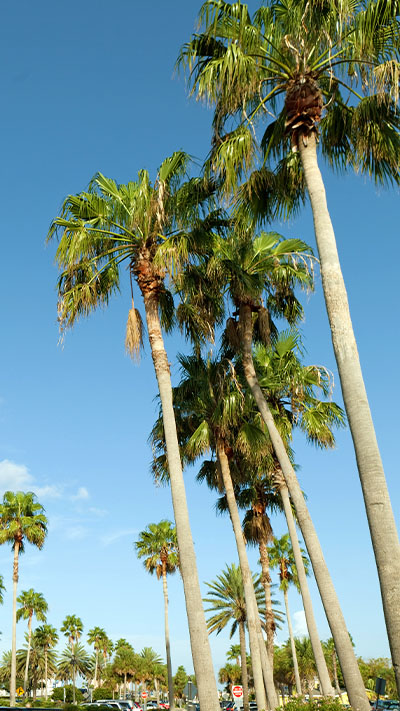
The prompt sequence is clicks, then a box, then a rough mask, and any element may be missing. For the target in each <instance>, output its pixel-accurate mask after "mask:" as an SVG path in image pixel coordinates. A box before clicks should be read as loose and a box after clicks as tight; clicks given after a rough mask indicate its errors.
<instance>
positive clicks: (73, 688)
mask: <svg viewBox="0 0 400 711" xmlns="http://www.w3.org/2000/svg"><path fill="white" fill-rule="evenodd" d="M72 703H73V704H75V703H76V693H75V667H74V666H73V667H72Z"/></svg>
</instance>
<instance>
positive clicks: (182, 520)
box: [142, 289, 220, 711]
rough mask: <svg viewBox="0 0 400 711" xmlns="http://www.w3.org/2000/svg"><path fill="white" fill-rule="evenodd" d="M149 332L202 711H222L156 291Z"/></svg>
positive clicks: (151, 294) (148, 298) (149, 305)
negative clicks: (201, 588) (202, 595)
mask: <svg viewBox="0 0 400 711" xmlns="http://www.w3.org/2000/svg"><path fill="white" fill-rule="evenodd" d="M142 293H143V300H144V306H145V311H146V321H147V330H148V336H149V341H150V347H151V354H152V358H153V363H154V370H155V373H156V376H157V382H158V388H159V392H160V399H161V405H162V413H163V423H164V434H165V443H166V449H167V457H168V469H169V474H170V482H171V495H172V505H173V509H174V516H175V523H176V532H177V538H178V546H179V559H180V570H181V574H182V581H183V588H184V594H185V602H186V611H187V618H188V626H189V635H190V645H191V650H192V657H193V665H194V671H195V675H196V681H197V688H198V693H199V700H200V705H201V708H202V711H220V706H219V700H218V691H217V684H216V681H215V674H214V668H213V663H212V657H211V649H210V642H209V638H208V632H207V626H206V620H205V615H204V609H203V601H202V597H201V592H200V585H199V578H198V573H197V564H196V555H195V551H194V546H193V539H192V533H191V529H190V522H189V513H188V507H187V500H186V492H185V484H184V480H183V475H182V465H181V459H180V452H179V444H178V437H177V433H176V424H175V417H174V408H173V404H172V386H171V374H170V369H169V363H168V358H167V354H166V352H165V347H164V341H163V337H162V331H161V325H160V317H159V312H158V297H157V292H156V290H150V289H149V290H148V291H143V292H142Z"/></svg>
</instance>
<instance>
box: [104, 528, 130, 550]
mask: <svg viewBox="0 0 400 711" xmlns="http://www.w3.org/2000/svg"><path fill="white" fill-rule="evenodd" d="M137 533H138V531H137V529H135V528H129V529H125V530H123V531H114V532H113V533H106V534H105V535H104V536H102V537H101V539H100V540H101V542H102V544H103V545H104V546H109V545H111V543H115V541H118V539H119V538H124V537H125V536H136V535H137Z"/></svg>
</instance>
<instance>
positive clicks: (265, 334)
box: [258, 306, 271, 346]
mask: <svg viewBox="0 0 400 711" xmlns="http://www.w3.org/2000/svg"><path fill="white" fill-rule="evenodd" d="M258 332H259V335H260V339H261V341H262V343H265V345H267V346H270V345H271V326H270V322H269V314H268V309H266V308H265V307H264V306H261V308H260V309H259V311H258Z"/></svg>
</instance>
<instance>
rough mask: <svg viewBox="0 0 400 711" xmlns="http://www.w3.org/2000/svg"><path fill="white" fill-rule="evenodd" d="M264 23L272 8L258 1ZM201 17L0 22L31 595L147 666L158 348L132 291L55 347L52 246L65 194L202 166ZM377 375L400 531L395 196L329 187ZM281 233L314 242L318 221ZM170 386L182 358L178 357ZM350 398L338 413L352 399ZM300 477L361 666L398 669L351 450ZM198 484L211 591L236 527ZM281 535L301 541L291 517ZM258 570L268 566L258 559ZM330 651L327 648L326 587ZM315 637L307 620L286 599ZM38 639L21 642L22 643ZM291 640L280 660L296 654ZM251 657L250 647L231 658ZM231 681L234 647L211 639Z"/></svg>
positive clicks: (301, 449) (362, 184) (5, 187)
mask: <svg viewBox="0 0 400 711" xmlns="http://www.w3.org/2000/svg"><path fill="white" fill-rule="evenodd" d="M251 7H253V8H255V7H256V4H255V3H254V4H253V3H252V4H251ZM198 9H199V3H198V2H197V0H196V1H194V0H173V1H172V2H169V3H166V2H161V1H160V0H155V1H154V2H152V3H139V2H137V1H135V0H115V2H114V3H113V4H112V5H110V3H108V2H105V0H85V2H82V1H81V0H79V1H78V0H70V1H69V2H68V3H61V2H50V0H40V1H39V2H37V3H31V2H30V1H29V0H16V1H15V2H13V3H6V4H5V5H4V6H3V8H2V27H1V30H0V31H1V38H0V55H1V57H0V67H1V92H2V112H1V119H0V121H1V132H0V136H1V166H2V167H1V172H0V181H1V196H2V205H3V208H2V209H3V211H2V224H1V231H2V252H1V259H2V278H1V282H0V288H1V300H0V303H1V334H2V348H1V355H0V357H1V370H0V372H1V385H0V398H1V399H0V422H1V430H0V488H1V492H0V493H3V491H5V490H7V489H13V490H16V489H22V490H34V491H36V492H37V494H38V497H39V500H40V502H41V503H43V505H44V506H45V508H46V512H47V515H48V517H49V535H48V540H47V542H46V545H45V547H44V549H43V551H41V552H38V551H36V550H33V549H31V548H29V547H27V551H26V553H25V554H24V555H23V556H22V557H21V566H20V583H19V590H26V589H28V588H29V587H33V588H34V589H35V590H37V591H39V592H42V593H43V594H44V596H45V597H46V599H47V601H48V603H49V607H50V612H49V617H48V621H49V622H50V623H51V624H53V625H55V626H56V627H59V626H60V625H61V622H62V620H63V618H64V617H65V616H66V615H67V614H76V615H79V616H80V617H81V618H82V620H83V623H84V627H85V631H86V632H87V631H88V630H89V629H90V628H91V627H93V626H94V625H99V626H102V627H104V628H105V629H106V631H107V632H108V634H109V636H110V637H111V638H112V639H114V640H116V639H118V638H119V637H126V638H127V639H128V640H130V641H131V643H132V644H133V645H134V647H135V649H137V650H138V651H139V650H140V649H141V648H142V647H143V646H153V647H154V648H155V649H156V650H157V651H158V652H159V653H160V654H161V655H163V654H164V643H163V610H162V590H161V585H160V584H158V583H157V580H156V579H152V578H150V577H149V576H148V574H147V573H146V572H145V571H144V569H143V566H142V563H139V561H137V559H136V558H135V555H134V551H133V545H132V543H133V541H134V540H135V538H136V537H137V536H138V533H139V532H140V531H141V530H143V528H145V526H146V525H147V524H148V523H150V522H158V521H159V520H161V519H162V518H171V517H172V507H171V503H170V495H169V491H168V490H167V489H156V488H154V486H153V483H152V480H151V477H150V474H149V462H150V459H151V451H150V448H149V446H148V444H147V437H148V434H149V431H150V429H151V426H152V424H153V420H154V417H155V413H156V405H155V402H154V396H155V394H156V385H155V378H154V376H153V372H152V365H151V359H150V357H149V349H148V348H146V352H145V354H144V357H143V359H142V362H141V364H140V366H139V367H137V366H134V365H133V364H132V362H131V361H130V360H129V359H128V357H127V356H126V355H125V353H124V331H125V322H126V317H127V313H128V309H129V307H130V296H129V291H128V289H127V288H126V289H123V290H122V293H121V295H120V296H119V297H115V299H114V300H113V301H112V303H111V305H110V307H109V308H108V310H107V311H105V312H99V313H97V314H96V315H94V316H92V317H91V318H90V319H88V320H87V321H85V322H81V323H80V324H78V325H77V327H76V328H75V330H74V332H70V333H68V334H67V337H66V340H65V344H64V347H63V348H61V347H59V346H58V345H57V341H58V329H57V322H56V292H55V283H56V278H57V271H56V268H55V267H54V264H53V259H54V247H53V246H50V247H48V248H45V246H44V240H45V236H46V233H47V229H48V226H49V223H50V221H51V219H52V218H53V217H54V216H55V215H56V214H57V213H58V211H59V209H60V205H61V203H62V200H63V198H64V197H65V196H66V195H67V194H68V193H75V192H78V191H80V190H82V189H84V188H85V187H86V186H87V184H88V182H89V180H90V178H91V177H92V175H93V174H94V173H95V172H96V171H101V172H103V173H104V174H105V175H107V176H110V177H113V178H115V179H116V180H117V181H118V182H125V181H127V180H129V179H132V178H133V179H134V178H135V175H136V173H137V171H138V170H139V169H141V168H142V167H146V168H148V169H149V170H150V171H151V173H152V175H153V177H154V173H155V170H156V167H157V166H158V165H159V163H160V162H161V161H162V160H163V158H164V157H165V156H167V155H169V154H170V153H171V152H172V151H174V150H176V149H183V150H185V151H187V152H188V153H190V154H192V155H193V156H195V157H197V158H198V160H199V162H201V161H202V160H203V158H204V157H205V155H206V153H207V151H208V146H209V140H210V135H211V128H210V124H211V113H210V112H209V111H208V110H207V109H206V107H204V106H201V105H199V104H196V103H195V102H194V101H193V100H191V99H189V98H188V97H187V91H186V89H185V84H184V81H183V79H179V78H178V77H176V76H174V72H173V67H174V62H175V59H176V56H177V53H178V50H179V47H180V45H181V44H182V43H183V42H185V41H186V40H187V39H188V38H189V36H190V34H191V32H192V31H193V29H194V25H195V18H196V15H197V11H198ZM324 177H325V178H326V185H327V192H328V201H329V206H330V210H331V214H332V218H333V222H334V225H335V228H336V233H337V240H338V244H339V250H340V254H341V260H342V267H343V271H344V275H345V279H346V283H347V287H348V292H349V299H350V305H351V310H352V318H353V323H354V328H355V331H356V335H357V339H358V344H359V350H360V355H361V361H362V365H363V371H364V376H365V380H366V384H367V390H368V393H369V397H370V403H371V407H372V411H373V416H374V420H375V425H376V429H377V434H378V439H379V443H380V446H381V451H382V456H383V460H384V465H385V469H386V474H387V479H388V484H389V489H390V493H391V497H392V502H393V507H394V510H395V514H396V516H397V517H398V515H399V508H400V507H399V502H400V483H399V477H398V449H397V444H398V412H397V410H398V402H399V395H400V393H399V378H398V375H397V364H398V348H399V336H398V269H397V262H396V258H395V257H396V254H397V251H396V248H397V244H398V237H399V226H398V212H399V195H398V193H397V192H395V191H394V190H391V191H384V190H377V189H375V188H374V186H372V185H371V184H370V183H369V182H368V181H367V180H365V179H363V178H361V177H355V176H350V175H348V176H340V177H338V176H334V175H332V174H330V173H329V171H328V170H327V169H326V170H325V169H324ZM278 228H279V230H280V231H281V232H282V234H284V235H287V236H289V235H293V236H294V235H296V236H299V237H301V238H302V239H304V240H306V241H308V242H310V243H311V244H313V230H312V221H311V218H310V212H309V210H308V208H307V209H305V210H304V212H303V213H302V215H301V217H300V218H299V219H297V220H296V221H295V222H293V223H291V224H290V225H283V224H282V225H278ZM302 330H303V335H304V338H305V343H306V347H307V350H308V354H307V360H308V362H310V363H318V364H323V365H325V366H327V367H328V368H330V369H331V370H333V371H334V373H335V382H336V383H338V378H337V376H336V368H335V363H334V358H333V353H332V348H331V343H330V337H329V330H328V325H327V318H326V315H325V310H324V305H323V300H322V294H321V285H320V282H319V280H318V282H317V286H316V292H315V294H313V295H311V296H310V297H308V298H306V317H305V322H304V324H303V326H302ZM167 346H168V351H169V357H170V360H171V361H172V363H173V367H172V371H173V375H174V377H176V375H177V368H176V365H175V364H174V363H175V353H176V350H177V348H183V347H185V346H184V345H183V344H182V342H180V341H179V339H178V338H177V337H176V336H174V337H173V338H169V339H167ZM335 398H336V399H337V400H340V390H339V387H337V388H336V391H335ZM296 454H297V460H298V462H299V464H300V465H301V470H300V478H301V484H302V486H303V489H304V490H305V491H306V492H307V494H308V502H309V507H310V510H311V514H312V516H313V519H314V522H315V525H316V528H317V531H318V533H319V535H320V539H321V543H322V547H323V550H324V552H325V555H326V559H327V562H328V565H329V567H330V570H331V573H332V576H333V579H334V582H335V584H336V587H337V590H338V594H339V598H340V600H341V603H342V606H343V610H344V614H345V617H346V620H347V623H348V627H349V630H350V632H351V634H352V636H353V639H354V641H355V644H356V651H357V653H358V654H360V655H363V656H365V657H376V656H381V655H383V656H387V655H388V644H387V638H386V634H385V630H384V623H383V615H382V610H381V603H380V597H379V590H378V583H377V576H376V572H375V568H374V562H373V557H372V551H371V545H370V540H369V536H368V531H367V525H366V518H365V513H364V508H363V503H362V497H361V491H360V486H359V482H358V476H357V471H356V466H355V459H354V455H353V450H352V445H351V440H350V435H349V432H348V431H346V432H343V433H342V434H340V435H339V437H338V446H337V449H336V451H334V452H331V453H328V454H326V453H320V452H316V451H314V450H312V449H311V448H310V447H308V446H307V445H306V444H305V443H304V442H303V441H302V440H301V439H299V440H296ZM193 479H194V477H193V472H188V473H187V476H186V481H187V495H188V504H189V509H190V516H191V522H192V527H193V537H194V541H195V546H196V553H197V558H198V567H199V576H200V580H201V581H202V583H203V582H204V581H206V580H212V579H213V578H215V576H216V575H217V574H218V573H219V572H221V570H222V569H223V568H224V567H225V564H226V563H231V562H233V561H236V553H235V547H234V540H233V534H232V532H231V530H230V527H229V524H228V521H227V520H225V519H224V518H217V517H216V515H215V512H214V509H213V506H214V495H213V494H211V493H210V492H208V491H207V490H206V489H205V488H203V487H200V486H198V485H197V484H196V483H195V482H194V480H193ZM273 523H274V531H275V533H276V535H278V536H279V535H282V534H283V533H284V532H285V527H284V523H283V521H282V520H281V519H280V518H276V519H274V521H273ZM250 558H251V564H252V566H253V568H255V567H256V563H257V555H256V553H255V552H250ZM11 568H12V560H11V550H10V549H9V548H6V547H5V546H4V547H2V549H1V550H0V572H1V573H2V574H3V576H4V580H5V584H6V587H7V593H6V596H5V604H4V606H3V607H2V608H1V609H0V629H1V630H2V637H1V638H0V651H1V650H6V649H8V648H10V646H11V574H12V569H11ZM311 588H312V594H313V599H314V600H315V607H316V616H317V623H318V627H319V631H320V635H321V637H322V638H325V639H326V638H327V637H328V636H329V631H328V627H327V623H326V621H325V618H324V615H323V611H322V608H321V605H320V603H319V601H318V595H317V591H316V587H315V585H314V583H313V582H311ZM290 602H291V606H292V612H293V613H294V616H295V619H296V620H297V622H298V631H299V632H300V631H301V624H302V619H301V603H300V599H299V598H298V596H297V595H296V594H295V593H291V598H290ZM170 614H171V640H172V657H173V667H174V669H176V667H177V665H178V664H184V666H185V667H186V669H187V670H188V671H189V670H190V669H191V659H190V650H189V643H188V633H187V626H186V619H185V611H184V602H183V595H182V588H181V581H180V579H179V577H178V576H176V577H175V578H174V579H171V582H170ZM24 632H25V628H24V626H23V623H20V624H19V625H18V645H20V644H22V643H23V634H24ZM286 636H287V632H286V629H283V630H282V631H281V632H280V633H279V635H278V642H281V641H283V640H284V639H286ZM233 641H237V640H233ZM211 643H212V649H213V656H214V663H215V665H216V667H217V668H218V667H219V666H221V665H222V664H223V663H224V660H225V651H226V650H227V648H228V646H229V644H230V642H229V640H228V636H227V635H222V634H221V635H220V636H219V637H213V638H212V641H211Z"/></svg>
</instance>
